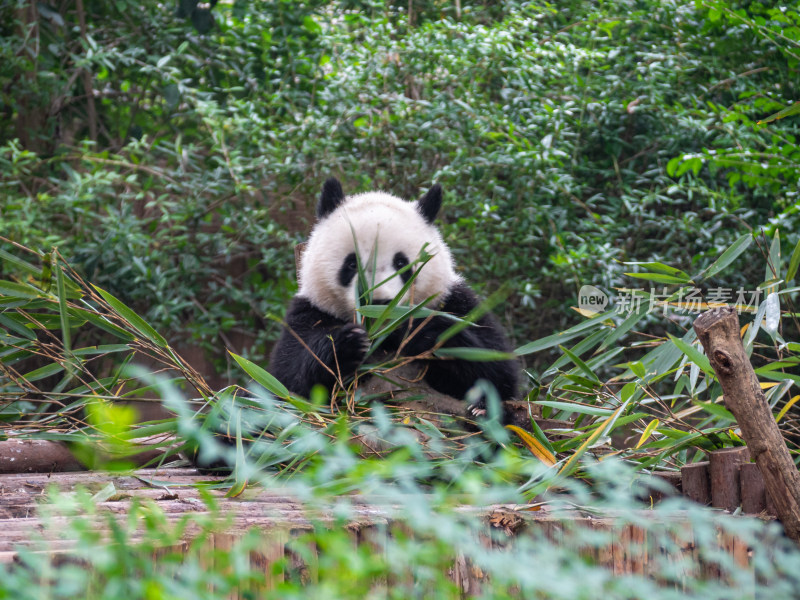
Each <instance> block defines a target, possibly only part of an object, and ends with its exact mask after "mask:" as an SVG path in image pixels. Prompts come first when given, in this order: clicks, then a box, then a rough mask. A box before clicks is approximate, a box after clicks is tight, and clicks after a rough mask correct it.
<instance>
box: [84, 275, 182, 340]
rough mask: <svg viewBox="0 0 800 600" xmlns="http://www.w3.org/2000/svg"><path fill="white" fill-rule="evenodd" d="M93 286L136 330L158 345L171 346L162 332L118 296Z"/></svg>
mask: <svg viewBox="0 0 800 600" xmlns="http://www.w3.org/2000/svg"><path fill="white" fill-rule="evenodd" d="M92 287H93V288H94V289H95V290H97V293H98V294H100V295H101V296H102V297H103V300H105V301H106V302H108V304H109V305H110V306H111V308H113V309H114V310H115V311H116V312H117V313H118V314H119V316H121V317H122V318H123V319H124V320H125V321H127V322H128V323H129V324H130V325H131V326H132V327H133V328H134V329H135V330H136V331H138V332H139V333H141V334H142V335H143V336H144V337H145V338H146V339H148V340H149V341H151V342H153V343H154V344H155V345H156V346H160V347H161V348H166V347H167V346H169V344H167V340H165V339H164V338H163V337H161V334H159V333H158V332H157V331H156V330H155V329H153V327H152V326H151V325H150V324H149V323H148V322H147V321H145V320H144V319H143V318H142V317H140V316H139V315H137V314H136V313H135V312H133V311H132V310H131V309H130V308H128V307H127V306H126V305H125V304H124V303H123V302H121V301H120V300H119V299H118V298H116V297H115V296H114V295H112V294H110V293H109V292H107V291H105V290H104V289H102V288H99V287H97V286H96V285H93V286H92Z"/></svg>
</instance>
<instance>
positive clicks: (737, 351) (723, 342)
mask: <svg viewBox="0 0 800 600" xmlns="http://www.w3.org/2000/svg"><path fill="white" fill-rule="evenodd" d="M694 330H695V331H696V332H697V337H698V338H699V339H700V342H701V343H702V344H703V348H705V351H706V356H708V359H709V362H710V363H711V367H712V368H713V369H714V372H715V373H716V375H717V378H718V379H719V382H720V384H721V385H722V392H723V395H724V399H725V406H726V407H727V408H728V409H729V410H730V411H731V412H732V413H733V415H734V416H735V417H736V421H737V422H738V424H739V427H740V428H741V432H742V437H743V438H744V441H745V443H746V444H747V447H748V448H749V449H750V455H751V456H752V457H753V460H754V461H755V463H756V464H757V465H758V468H759V469H760V470H761V474H762V475H763V477H764V486H765V487H766V490H767V493H768V494H769V496H770V497H771V499H772V502H773V503H774V505H775V511H776V515H777V517H778V519H780V521H781V522H782V523H783V526H784V528H785V530H786V535H788V536H789V537H790V538H791V539H793V540H794V541H795V542H800V473H798V471H797V467H796V466H795V464H794V461H792V457H791V455H790V454H789V450H788V449H787V448H786V444H785V443H784V441H783V436H782V435H781V432H780V429H778V424H777V423H776V422H775V418H774V417H773V416H772V411H771V410H770V407H769V404H767V400H766V398H765V397H764V392H762V391H761V386H760V385H759V382H758V377H756V374H755V371H754V370H753V366H752V365H751V364H750V360H749V359H748V358H747V354H746V353H745V351H744V346H743V345H742V339H741V337H740V334H739V317H738V315H737V313H736V311H735V310H734V309H733V308H722V309H714V310H711V311H708V312H705V313H703V314H702V315H700V316H699V317H698V318H697V319H696V320H695V322H694Z"/></svg>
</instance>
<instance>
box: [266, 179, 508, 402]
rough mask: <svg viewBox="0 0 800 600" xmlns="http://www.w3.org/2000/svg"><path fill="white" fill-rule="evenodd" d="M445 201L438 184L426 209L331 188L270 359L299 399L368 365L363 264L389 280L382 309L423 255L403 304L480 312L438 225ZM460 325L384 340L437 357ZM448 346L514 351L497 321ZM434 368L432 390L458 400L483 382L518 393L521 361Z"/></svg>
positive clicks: (432, 325)
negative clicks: (444, 336) (361, 304)
mask: <svg viewBox="0 0 800 600" xmlns="http://www.w3.org/2000/svg"><path fill="white" fill-rule="evenodd" d="M441 203H442V188H441V186H440V185H439V184H436V185H434V186H432V187H431V188H430V190H429V191H428V192H427V193H426V194H425V195H423V196H422V197H421V198H420V199H419V200H418V201H416V202H409V201H405V200H402V199H400V198H397V197H395V196H392V195H390V194H387V193H383V192H367V193H362V194H356V195H353V196H345V195H344V192H343V190H342V186H341V184H340V183H339V181H338V180H337V179H335V178H330V179H328V180H327V181H326V182H325V183H324V185H323V188H322V193H321V195H320V198H319V202H318V206H317V221H316V223H315V225H314V226H313V228H312V230H311V235H310V237H309V240H308V242H307V244H306V247H305V250H304V252H303V255H302V260H301V264H300V267H299V272H298V283H299V289H298V292H297V294H296V296H295V297H294V298H293V299H292V301H291V304H290V305H289V308H288V310H287V313H286V318H285V321H284V327H283V330H282V332H281V334H280V337H279V339H278V341H277V343H276V345H275V347H274V349H273V352H272V355H271V359H270V366H269V370H270V372H271V373H272V374H273V375H274V376H275V377H276V378H277V379H278V380H279V381H280V382H281V383H283V384H284V385H285V386H286V387H287V388H288V389H289V390H290V391H291V392H293V393H295V394H298V395H300V396H305V397H308V395H309V393H310V391H311V388H312V387H313V386H314V385H317V384H321V385H323V386H325V387H327V388H328V389H331V388H332V386H333V385H334V383H335V381H336V379H335V377H334V375H333V374H332V373H340V374H341V375H342V377H343V378H348V377H350V376H352V375H354V374H355V372H356V370H357V369H358V368H359V366H360V365H361V364H362V362H363V361H364V359H365V356H366V354H367V351H368V348H369V340H368V338H367V332H366V330H365V328H364V327H363V326H362V325H361V324H360V323H359V319H358V315H357V313H356V311H355V308H356V294H357V291H356V290H357V287H358V273H357V271H358V266H359V261H360V264H361V266H362V269H363V271H364V273H365V275H366V278H367V280H368V281H374V282H382V281H384V280H386V281H385V283H383V284H381V285H380V286H379V287H378V288H377V289H375V290H374V292H373V297H372V302H373V303H381V302H384V303H385V302H388V301H390V300H391V299H393V298H394V297H395V295H397V294H398V293H399V292H400V291H401V288H402V287H403V284H404V283H405V282H406V281H408V279H409V277H410V276H411V269H410V268H408V269H405V270H403V269H404V267H407V266H408V265H409V264H411V263H413V262H414V261H415V259H417V257H418V256H419V255H420V252H421V251H422V250H423V248H424V249H425V251H426V252H428V253H429V254H432V255H433V257H432V258H431V259H430V260H429V261H428V262H427V263H425V264H424V265H423V266H421V267H416V268H420V269H421V270H420V272H419V274H418V275H417V276H416V279H415V281H414V283H413V285H412V287H411V289H410V290H409V291H408V292H407V293H406V295H407V296H410V295H412V294H413V297H406V298H403V299H402V303H404V304H409V303H410V302H413V301H416V302H420V301H422V300H423V299H425V298H428V297H431V296H433V297H434V299H433V300H432V301H431V302H430V303H429V307H430V308H434V309H437V310H439V311H442V312H446V313H450V314H452V315H455V316H457V317H464V316H466V315H467V314H468V313H469V312H470V311H472V310H473V309H474V308H476V307H477V306H478V304H479V301H478V299H477V297H476V295H475V293H474V292H473V291H472V290H471V289H470V288H469V286H468V285H467V284H466V283H465V282H464V280H463V278H462V277H461V276H460V275H459V274H458V273H457V272H456V270H455V264H454V261H453V257H452V255H451V253H450V249H449V248H448V247H447V245H446V244H445V242H444V240H443V239H442V236H441V234H440V233H439V230H438V229H437V228H436V227H435V226H434V224H433V222H434V219H435V218H436V216H437V214H438V212H439V209H440V207H441ZM356 253H358V255H359V257H358V260H357V258H356ZM412 268H414V267H412ZM398 272H399V275H398V276H394V277H392V275H393V274H395V273H398ZM420 322H422V320H421V319H417V320H415V323H417V324H419V323H420ZM452 324H453V320H452V319H447V318H446V317H443V316H436V317H434V318H433V319H432V320H430V321H429V322H428V323H427V324H426V325H425V326H424V328H423V329H422V330H420V331H419V332H418V333H417V334H416V335H414V336H412V337H411V338H410V339H409V340H407V341H406V343H405V345H401V340H400V339H399V336H397V335H395V336H394V339H392V338H391V337H390V339H388V340H386V341H384V343H383V344H382V348H383V349H384V350H389V351H396V350H397V348H400V349H401V354H402V355H404V356H410V357H414V356H419V355H420V354H422V353H423V352H425V351H427V350H430V349H431V348H432V347H433V346H434V344H435V343H436V341H437V338H438V337H439V335H440V334H441V333H443V332H444V331H445V330H446V329H448V328H449V327H450V326H451V325H452ZM445 346H450V347H474V348H489V349H493V350H500V351H506V352H508V351H510V348H509V344H508V342H507V340H506V336H505V334H504V332H503V330H502V329H501V327H500V326H499V324H498V323H497V321H496V320H495V318H494V317H493V316H491V315H489V314H485V315H484V316H482V317H481V318H480V319H478V320H477V321H476V322H475V324H473V325H471V326H469V327H467V328H465V329H463V330H462V331H461V332H459V333H458V334H456V335H455V336H453V337H452V338H450V339H449V340H447V342H446V343H445ZM312 353H313V355H312ZM314 355H316V357H315V356H314ZM426 362H427V363H428V364H427V365H425V367H426V369H425V371H424V373H425V375H424V378H425V381H426V383H427V384H428V385H429V386H430V387H432V388H433V389H434V390H436V391H438V392H440V393H443V394H446V395H449V396H452V397H454V398H457V399H465V397H466V395H467V392H468V391H469V390H470V389H471V388H472V387H473V386H474V385H475V383H476V382H477V381H479V380H486V381H488V382H490V383H491V384H492V385H493V386H494V387H495V389H496V390H497V392H498V394H499V397H500V399H501V401H505V400H508V399H510V398H512V397H513V396H514V394H515V393H516V390H517V385H518V375H519V366H518V363H517V361H516V360H501V361H491V362H475V361H468V360H460V359H437V358H430V359H427V360H426ZM321 363H324V366H323V364H321ZM326 367H327V368H326ZM465 412H466V413H467V414H468V415H470V416H473V417H475V416H483V415H485V414H486V399H485V398H484V397H479V399H478V400H477V401H475V402H474V403H473V404H471V405H470V406H469V407H468V409H467V410H466V411H465Z"/></svg>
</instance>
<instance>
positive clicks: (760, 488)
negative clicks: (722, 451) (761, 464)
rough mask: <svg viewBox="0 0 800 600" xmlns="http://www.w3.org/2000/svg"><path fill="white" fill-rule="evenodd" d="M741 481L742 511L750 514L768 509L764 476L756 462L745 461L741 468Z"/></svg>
mask: <svg viewBox="0 0 800 600" xmlns="http://www.w3.org/2000/svg"><path fill="white" fill-rule="evenodd" d="M739 483H740V484H741V487H740V490H741V496H742V512H743V513H746V514H748V515H757V514H759V513H762V512H765V511H766V510H767V492H766V490H765V488H764V478H763V477H762V476H761V471H760V470H759V469H758V465H757V464H756V463H751V462H749V463H744V464H743V465H741V467H740V468H739Z"/></svg>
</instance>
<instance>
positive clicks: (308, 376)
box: [269, 284, 519, 410]
mask: <svg viewBox="0 0 800 600" xmlns="http://www.w3.org/2000/svg"><path fill="white" fill-rule="evenodd" d="M477 305H478V299H477V298H476V296H475V294H474V292H473V291H472V290H471V289H470V288H469V287H467V286H466V285H464V284H459V285H457V286H455V287H454V288H453V289H452V290H451V291H450V293H449V294H448V296H447V298H445V300H444V304H443V306H442V307H441V310H442V311H444V312H448V313H451V314H453V315H456V316H458V317H464V316H466V315H467V314H468V313H469V312H470V311H472V309H474V308H475V307H476V306H477ZM419 322H420V321H416V323H419ZM452 324H453V321H451V320H449V319H445V318H444V317H435V318H433V319H431V321H430V322H429V323H428V324H427V325H426V326H425V327H424V328H423V329H422V330H421V331H420V332H419V333H417V334H416V335H415V336H414V337H412V338H411V340H410V341H408V343H407V344H406V346H405V347H404V348H403V354H404V355H406V356H417V355H419V354H421V353H423V352H425V351H427V350H430V349H431V348H432V347H433V346H434V344H435V343H436V340H437V338H438V337H439V335H440V334H441V333H443V332H444V331H445V330H446V329H448V328H449V327H450V326H451V325H452ZM290 329H291V330H292V331H294V333H296V334H297V335H298V336H299V337H300V338H302V340H303V342H305V344H306V346H308V350H306V349H305V348H304V347H303V345H302V344H301V343H300V342H299V341H298V340H297V338H296V337H295V336H294V335H292V333H291V332H290V331H289V330H290ZM401 329H404V330H405V328H401ZM412 330H413V327H412ZM329 336H330V337H329ZM330 338H332V340H331V339H330ZM400 341H401V339H400V335H397V334H396V335H394V336H391V337H390V338H389V339H388V340H386V342H384V345H383V346H382V347H383V348H385V349H386V350H389V351H393V350H396V349H397V347H398V345H399V343H400ZM445 346H446V347H447V346H449V347H464V346H466V347H473V348H489V349H492V350H501V351H506V352H507V351H510V348H509V345H508V342H507V341H506V339H505V335H504V334H503V331H502V329H501V328H500V326H499V324H498V323H497V321H496V320H495V319H494V317H493V316H491V315H484V316H483V317H481V318H480V319H479V320H478V321H477V322H476V323H475V325H472V326H470V327H467V328H466V329H464V330H462V331H461V332H459V333H458V334H456V335H455V336H453V337H452V338H450V339H449V340H448V341H447V342H446V343H445ZM334 347H335V348H336V353H335V355H336V359H337V360H338V371H337V364H336V360H334V351H333V348H334ZM309 350H310V351H311V352H313V353H314V354H316V356H317V357H319V359H320V360H321V361H322V362H324V363H325V365H326V366H327V367H328V368H327V369H326V368H325V367H323V366H322V365H321V364H320V361H318V360H317V359H315V358H314V357H313V356H312V354H311V352H309ZM366 350H367V336H366V332H365V331H364V329H363V328H362V327H361V326H359V325H355V324H353V323H346V322H344V321H342V320H341V319H338V318H336V317H333V316H331V315H329V314H328V313H326V312H324V311H322V310H319V309H318V308H316V307H314V306H313V305H312V304H311V303H310V302H309V301H308V300H306V299H305V298H302V297H295V298H294V300H292V303H291V305H290V306H289V310H288V313H287V315H286V327H284V329H283V331H282V332H281V336H280V339H279V340H278V342H277V344H276V345H275V348H274V350H273V352H272V357H271V361H270V367H269V370H270V372H271V373H272V374H273V375H274V376H275V377H277V378H278V380H280V381H281V383H283V384H284V385H285V386H286V387H287V388H288V389H289V390H290V391H292V392H294V393H295V394H299V395H301V396H308V394H309V392H310V391H311V388H312V387H313V386H314V384H317V383H319V384H322V385H324V386H326V387H327V388H329V389H330V388H331V387H332V386H333V384H334V381H335V379H334V376H333V375H332V374H331V372H330V371H332V372H334V373H337V372H338V373H341V375H342V377H343V378H347V377H350V376H352V375H353V374H354V373H355V371H356V369H357V368H358V366H359V365H360V364H361V362H362V361H363V359H364V356H365V354H366ZM427 362H428V363H429V364H428V369H427V371H426V374H425V381H426V382H427V383H428V384H429V385H430V386H431V387H432V388H433V389H435V390H437V391H438V392H441V393H443V394H447V395H450V396H453V397H455V398H462V399H463V398H464V397H465V396H466V394H467V391H469V389H470V388H471V387H472V386H473V385H474V384H475V382H477V381H478V380H479V379H485V380H487V381H489V382H490V383H492V385H494V387H495V388H496V389H497V391H498V393H499V395H500V399H501V400H508V399H510V398H512V397H513V396H514V394H515V393H516V391H517V383H518V372H519V365H518V363H517V361H516V360H506V361H492V362H476V361H467V360H459V359H455V360H449V359H430V360H428V361H427ZM328 369H330V371H329V370H328ZM475 408H477V409H478V410H481V409H483V408H485V405H481V404H480V403H479V405H478V406H476V407H475Z"/></svg>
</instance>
